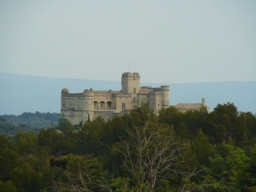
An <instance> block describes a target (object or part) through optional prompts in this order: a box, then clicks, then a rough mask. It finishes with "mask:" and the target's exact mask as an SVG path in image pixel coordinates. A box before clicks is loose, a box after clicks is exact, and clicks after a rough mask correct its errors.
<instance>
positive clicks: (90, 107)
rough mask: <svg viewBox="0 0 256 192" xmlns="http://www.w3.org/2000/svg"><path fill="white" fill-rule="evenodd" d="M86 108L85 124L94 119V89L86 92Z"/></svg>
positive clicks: (84, 109) (84, 93)
mask: <svg viewBox="0 0 256 192" xmlns="http://www.w3.org/2000/svg"><path fill="white" fill-rule="evenodd" d="M83 95H84V105H83V106H84V107H83V124H84V122H85V121H92V120H93V119H94V103H93V101H94V92H93V90H92V89H90V90H86V89H85V90H84V92H83Z"/></svg>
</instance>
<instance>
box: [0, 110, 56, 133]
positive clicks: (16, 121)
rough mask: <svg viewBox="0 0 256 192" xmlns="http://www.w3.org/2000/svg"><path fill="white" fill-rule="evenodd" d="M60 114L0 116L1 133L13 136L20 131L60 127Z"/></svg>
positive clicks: (37, 113)
mask: <svg viewBox="0 0 256 192" xmlns="http://www.w3.org/2000/svg"><path fill="white" fill-rule="evenodd" d="M59 118H60V114H59V113H49V112H48V113H40V112H35V113H29V112H25V113H22V114H21V115H17V116H16V115H0V133H1V134H4V133H5V134H7V135H13V134H15V133H16V132H17V131H18V130H21V131H29V130H30V131H32V130H34V131H39V129H40V128H43V127H44V128H48V127H54V126H56V125H58V122H59Z"/></svg>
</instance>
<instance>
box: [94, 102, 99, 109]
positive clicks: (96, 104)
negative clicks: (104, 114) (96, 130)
mask: <svg viewBox="0 0 256 192" xmlns="http://www.w3.org/2000/svg"><path fill="white" fill-rule="evenodd" d="M94 109H98V101H94Z"/></svg>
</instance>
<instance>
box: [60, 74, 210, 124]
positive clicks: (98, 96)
mask: <svg viewBox="0 0 256 192" xmlns="http://www.w3.org/2000/svg"><path fill="white" fill-rule="evenodd" d="M121 84H122V90H120V91H112V90H111V89H110V90H108V91H95V90H93V89H85V90H84V92H82V93H69V90H68V89H66V88H64V89H62V91H61V117H63V118H66V119H68V120H69V121H70V122H71V123H72V124H79V123H81V122H82V124H84V122H85V121H90V120H93V119H95V118H96V117H98V116H101V117H102V118H103V119H105V120H107V119H112V118H113V117H114V116H116V115H122V114H124V113H128V112H130V111H131V110H132V109H133V108H134V107H135V106H139V107H140V106H143V105H144V104H147V105H148V106H149V107H151V108H152V109H153V110H154V112H155V113H156V114H157V113H158V112H159V110H161V109H162V108H168V107H169V106H170V86H166V85H163V86H161V87H156V88H153V87H151V86H142V87H140V75H139V73H130V72H126V73H123V74H122V79H121ZM202 106H205V107H206V108H207V110H208V111H209V107H207V106H206V105H205V100H204V99H203V100H202V103H199V104H181V103H179V104H177V105H175V106H174V107H176V108H177V109H179V110H180V111H182V112H185V111H188V110H198V109H199V108H201V107H202Z"/></svg>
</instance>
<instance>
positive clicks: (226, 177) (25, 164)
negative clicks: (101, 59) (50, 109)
mask: <svg viewBox="0 0 256 192" xmlns="http://www.w3.org/2000/svg"><path fill="white" fill-rule="evenodd" d="M33 115H35V116H34V117H32V116H33ZM45 115H47V114H41V113H38V112H37V113H36V114H31V113H24V114H22V115H21V116H22V118H25V119H29V118H31V120H32V119H33V118H34V120H35V121H37V118H45V119H46V117H45ZM47 118H48V120H49V121H53V120H54V119H51V118H53V117H52V116H51V114H48V117H47ZM19 128H23V130H26V132H22V131H17V130H18V129H19ZM30 128H31V127H30ZM30 128H29V127H28V126H27V125H24V124H23V125H16V124H14V123H11V122H8V121H7V120H5V119H3V118H0V131H2V132H1V133H10V134H14V136H12V137H10V136H7V135H3V134H2V135H1V134H0V191H18V192H23V191H41V192H46V191H72V190H73V191H96V192H98V191H99V192H101V191H109V192H110V191H111V192H112V191H116V192H119V191H136V192H137V191H141V192H142V191H143V192H144V191H148V192H150V191H152V192H153V191H156V192H163V191H166V192H185V191H209V192H214V191H222V192H224V191H234V192H246V191H248V192H253V191H256V189H255V186H256V163H255V162H256V116H255V115H253V114H252V113H250V112H238V111H237V108H236V107H235V106H234V104H231V103H227V104H223V105H217V106H216V108H215V109H214V110H213V111H212V112H211V113H209V114H208V113H207V112H206V110H205V109H204V108H202V109H201V110H199V111H188V112H186V113H181V112H179V111H178V110H177V109H175V108H173V107H170V108H167V109H162V110H161V111H160V112H159V115H158V116H156V115H155V114H154V112H153V111H152V109H150V108H149V107H148V106H147V105H144V106H143V107H135V108H134V110H132V111H131V113H129V114H125V115H123V116H116V117H115V118H113V119H112V120H108V121H104V120H103V119H102V118H101V117H98V118H96V119H95V120H94V121H91V122H86V123H85V124H84V125H83V126H82V127H81V125H80V126H75V127H74V126H72V125H71V123H70V122H69V121H67V120H66V119H59V120H58V122H57V123H56V124H54V125H53V124H52V125H51V128H48V129H45V128H42V129H40V131H38V132H32V131H28V130H29V129H30Z"/></svg>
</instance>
